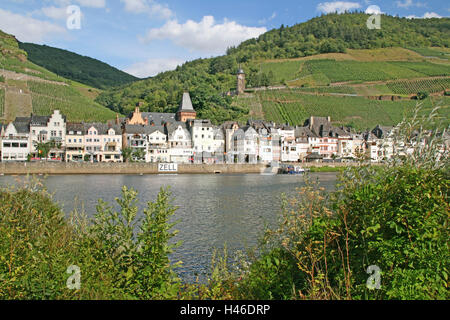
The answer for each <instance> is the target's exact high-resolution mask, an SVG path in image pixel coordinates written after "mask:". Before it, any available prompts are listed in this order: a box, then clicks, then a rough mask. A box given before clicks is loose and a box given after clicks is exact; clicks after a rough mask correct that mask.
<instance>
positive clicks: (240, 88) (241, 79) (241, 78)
mask: <svg viewBox="0 0 450 320" xmlns="http://www.w3.org/2000/svg"><path fill="white" fill-rule="evenodd" d="M236 88H237V90H236V91H237V94H238V95H239V94H243V93H244V90H245V72H244V70H242V68H239V70H238V73H237V87H236Z"/></svg>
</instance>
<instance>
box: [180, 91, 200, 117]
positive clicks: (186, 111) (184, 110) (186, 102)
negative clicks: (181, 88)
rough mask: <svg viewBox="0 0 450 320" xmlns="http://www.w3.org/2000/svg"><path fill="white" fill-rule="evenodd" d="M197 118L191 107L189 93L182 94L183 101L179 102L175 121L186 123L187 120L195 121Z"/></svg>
mask: <svg viewBox="0 0 450 320" xmlns="http://www.w3.org/2000/svg"><path fill="white" fill-rule="evenodd" d="M196 117H197V112H195V110H194V107H193V106H192V101H191V96H190V95H189V92H185V93H183V100H182V101H181V104H180V107H179V108H178V111H177V115H176V118H177V121H181V122H187V121H188V120H195V118H196Z"/></svg>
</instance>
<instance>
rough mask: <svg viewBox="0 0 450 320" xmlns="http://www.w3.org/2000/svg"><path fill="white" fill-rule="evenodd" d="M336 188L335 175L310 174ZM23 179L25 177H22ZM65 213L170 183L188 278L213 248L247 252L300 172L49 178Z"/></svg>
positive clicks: (142, 195) (3, 180) (152, 193)
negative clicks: (123, 191)
mask: <svg viewBox="0 0 450 320" xmlns="http://www.w3.org/2000/svg"><path fill="white" fill-rule="evenodd" d="M311 176H312V177H317V178H318V179H319V181H320V183H321V185H322V186H323V187H325V188H326V189H327V190H333V189H334V188H335V183H336V174H334V173H316V174H311ZM16 179H18V178H17V177H7V176H4V177H0V186H5V185H8V184H16V183H17V182H16V181H15V180H16ZM19 179H22V180H23V179H25V178H24V177H22V178H19ZM45 185H46V187H47V188H48V190H49V191H50V192H52V193H54V198H55V200H56V201H58V202H59V203H60V205H61V207H62V208H63V209H64V211H65V212H70V211H72V210H73V208H74V207H78V208H80V205H81V204H83V206H84V210H85V212H87V213H88V215H90V216H92V215H93V214H94V213H95V206H96V204H97V200H98V199H99V198H102V199H103V200H105V201H106V202H109V203H113V202H114V198H115V197H117V196H119V195H120V191H121V188H122V186H123V185H126V186H128V187H130V188H131V187H132V188H134V189H135V190H137V191H138V192H139V200H140V205H141V206H144V205H145V203H146V202H147V201H153V200H154V199H155V198H156V195H157V194H158V191H159V189H160V188H161V187H166V186H171V191H172V195H173V197H174V201H173V203H174V204H175V205H176V206H178V207H179V209H178V210H177V212H176V214H175V217H174V219H175V220H178V221H179V223H178V224H177V226H176V227H175V228H176V229H177V230H179V233H178V235H177V236H176V240H177V241H179V240H181V241H182V242H183V244H182V246H181V247H180V248H178V249H177V251H176V253H174V254H173V256H172V260H173V261H179V260H181V261H183V267H182V268H181V269H180V270H178V272H179V274H180V275H181V276H182V277H183V278H184V279H185V280H187V281H189V280H192V279H193V278H194V277H195V275H199V276H200V279H202V276H203V275H204V274H205V272H207V271H209V266H210V260H211V253H212V249H213V248H223V246H224V244H226V246H227V248H228V249H229V251H235V250H245V249H246V248H249V247H252V246H254V245H255V244H256V243H257V239H258V237H259V236H260V235H261V232H262V230H263V228H264V224H265V223H268V224H269V225H274V224H275V223H276V221H277V217H278V214H279V212H280V207H281V206H280V205H281V198H280V196H281V194H282V193H286V194H287V195H289V194H294V193H295V189H296V188H297V187H300V186H301V185H303V177H302V176H290V175H275V176H266V175H257V174H254V175H148V176H133V175H123V176H121V175H119V176H118V175H77V176H50V177H47V178H46V180H45Z"/></svg>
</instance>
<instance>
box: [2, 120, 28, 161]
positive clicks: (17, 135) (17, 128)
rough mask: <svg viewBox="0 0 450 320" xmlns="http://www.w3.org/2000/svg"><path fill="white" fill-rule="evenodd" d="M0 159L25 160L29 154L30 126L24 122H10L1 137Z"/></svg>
mask: <svg viewBox="0 0 450 320" xmlns="http://www.w3.org/2000/svg"><path fill="white" fill-rule="evenodd" d="M1 146H2V151H1V155H2V161H4V162H8V161H27V159H28V156H29V154H30V149H31V147H30V128H29V126H28V124H27V123H26V122H11V123H10V124H8V126H7V127H6V129H5V130H4V136H3V137H2V144H1Z"/></svg>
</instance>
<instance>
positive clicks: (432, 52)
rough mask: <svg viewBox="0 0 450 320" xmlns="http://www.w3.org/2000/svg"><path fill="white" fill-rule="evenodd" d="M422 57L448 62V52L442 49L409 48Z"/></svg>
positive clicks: (449, 56)
mask: <svg viewBox="0 0 450 320" xmlns="http://www.w3.org/2000/svg"><path fill="white" fill-rule="evenodd" d="M409 49H410V50H412V51H414V52H417V53H418V54H420V55H422V56H424V57H435V58H439V59H443V60H449V58H450V52H448V51H445V49H442V48H409Z"/></svg>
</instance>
